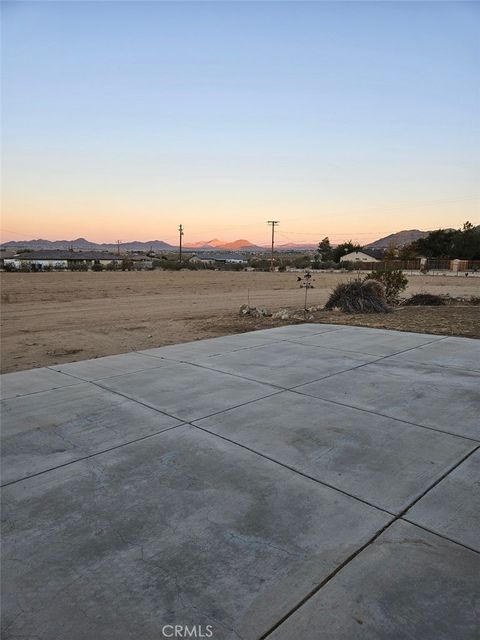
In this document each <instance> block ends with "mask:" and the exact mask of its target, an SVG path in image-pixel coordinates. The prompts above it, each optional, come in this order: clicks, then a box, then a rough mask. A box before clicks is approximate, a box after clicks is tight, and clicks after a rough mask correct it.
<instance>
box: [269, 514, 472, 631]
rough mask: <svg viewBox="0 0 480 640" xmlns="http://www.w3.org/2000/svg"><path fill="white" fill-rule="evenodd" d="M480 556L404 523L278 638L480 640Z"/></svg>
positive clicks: (352, 564) (313, 599) (367, 551)
mask: <svg viewBox="0 0 480 640" xmlns="http://www.w3.org/2000/svg"><path fill="white" fill-rule="evenodd" d="M479 575H480V561H479V555H478V554H476V553H473V552H472V551H469V550H468V549H465V548H464V547H461V546H459V545H456V544H454V543H452V542H449V541H448V540H445V539H443V538H440V537H439V536H436V535H434V534H432V533H429V532H427V531H423V530H422V529H419V528H418V527H415V526H413V525H410V524H408V523H406V522H396V523H395V524H393V525H392V526H391V527H389V528H388V529H387V530H386V531H385V533H383V534H382V535H380V536H379V537H378V538H377V540H375V542H373V543H372V544H371V545H369V547H368V548H367V549H365V550H364V551H362V553H360V554H359V555H358V556H357V557H356V558H354V559H353V560H352V561H351V562H350V563H349V564H348V565H347V566H346V567H345V568H344V569H343V570H342V571H340V572H339V573H338V574H337V575H336V576H334V577H333V578H332V579H331V580H330V581H329V582H328V584H325V585H324V586H323V588H322V589H320V590H319V591H318V592H317V593H316V594H315V595H314V596H312V597H311V598H310V599H309V600H308V602H306V603H305V605H304V606H301V607H300V608H299V609H298V610H297V611H296V612H295V613H294V614H293V615H292V616H290V617H289V618H288V620H287V621H286V622H285V623H284V624H283V625H281V626H280V627H279V628H278V629H277V630H276V631H275V632H274V633H273V634H271V636H270V638H271V639H272V640H292V639H293V638H308V639H309V640H317V639H318V640H324V639H326V638H328V639H329V640H330V639H331V638H335V640H352V638H359V639H362V640H363V639H365V640H371V639H372V638H391V639H392V640H406V639H408V640H422V639H424V638H432V639H435V640H454V639H456V638H461V639H462V640H478V630H479V626H478V623H479V620H478V591H479V585H478V577H479Z"/></svg>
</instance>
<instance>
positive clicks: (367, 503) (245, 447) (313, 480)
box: [188, 421, 395, 516]
mask: <svg viewBox="0 0 480 640" xmlns="http://www.w3.org/2000/svg"><path fill="white" fill-rule="evenodd" d="M188 424H190V425H191V426H192V427H195V428H196V429H199V430H200V431H203V432H204V433H208V434H209V435H211V436H213V437H216V438H220V439H221V440H225V441H226V442H229V443H230V444H233V445H235V446H237V447H241V448H242V449H245V450H246V451H250V452H251V453H254V454H255V455H257V456H260V457H261V458H264V459H265V460H269V461H270V462H273V463H274V464H277V465H279V466H280V467H283V468H284V469H288V470H289V471H292V472H293V473H295V474H297V475H299V476H302V477H304V478H307V479H308V480H312V482H316V483H317V484H320V485H322V486H324V487H328V488H329V489H333V490H334V491H338V493H341V494H343V495H345V496H347V497H348V498H352V499H353V500H357V501H358V502H362V503H363V504H365V505H367V506H368V507H371V508H373V509H376V510H377V511H381V512H382V513H386V514H388V515H390V516H395V514H394V513H392V512H391V511H388V510H387V509H384V508H383V507H379V506H378V505H376V504H373V503H371V502H368V500H365V499H364V498H360V497H358V496H355V495H353V494H351V493H348V491H345V490H344V489H339V488H338V487H335V486H334V485H332V484H329V483H328V482H325V481H324V480H319V479H318V478H314V477H313V476H311V475H309V474H308V473H305V472H304V471H300V470H299V469H296V468H295V467H291V466H290V465H288V464H286V463H285V462H280V460H277V459H276V458H272V457H271V456H268V455H267V454H265V453H262V452H261V451H257V450H256V449H252V448H251V447H248V446H247V445H245V444H242V443H240V442H235V440H231V439H230V438H227V437H226V436H222V435H220V434H219V433H215V432H214V431H210V430H209V429H206V428H205V427H201V426H200V425H198V424H196V421H192V422H189V423H188Z"/></svg>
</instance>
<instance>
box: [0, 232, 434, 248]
mask: <svg viewBox="0 0 480 640" xmlns="http://www.w3.org/2000/svg"><path fill="white" fill-rule="evenodd" d="M428 233H429V232H428V231H419V230H418V229H410V230H406V231H399V232H398V233H392V234H390V235H388V236H385V237H384V238H380V239H379V240H375V242H371V243H370V244H367V245H365V248H366V249H385V248H387V247H388V246H390V245H391V244H394V245H395V246H397V247H402V246H404V245H406V244H409V243H410V242H413V241H414V240H418V238H424V237H425V236H427V235H428ZM183 246H184V248H185V249H186V250H189V251H191V250H195V251H243V252H261V251H266V250H268V249H269V248H270V246H269V245H265V246H259V245H256V244H253V243H252V242H250V241H249V240H245V239H240V240H235V241H233V242H224V241H222V240H219V239H218V238H214V239H213V240H201V241H199V242H186V243H185V244H184V245H183ZM317 247H318V243H303V244H297V243H287V244H277V245H275V249H276V250H277V251H311V250H315V249H316V248H317ZM0 248H1V249H3V250H5V249H33V250H37V249H61V250H65V249H75V250H77V251H82V250H83V251H116V250H117V249H118V244H116V243H111V242H110V243H108V242H103V243H97V242H90V241H89V240H86V239H85V238H76V239H75V240H44V239H38V240H23V241H17V240H11V241H9V242H4V243H3V244H2V245H0ZM120 248H121V250H122V251H156V252H161V251H178V246H174V245H171V244H168V243H167V242H163V240H148V241H147V242H140V241H133V242H122V243H121V244H120Z"/></svg>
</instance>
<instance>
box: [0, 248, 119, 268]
mask: <svg viewBox="0 0 480 640" xmlns="http://www.w3.org/2000/svg"><path fill="white" fill-rule="evenodd" d="M122 260H123V256H119V255H116V254H114V253H106V252H104V251H59V250H53V251H49V250H41V251H25V252H23V253H17V254H16V255H15V256H13V257H11V258H5V259H4V261H3V262H4V265H7V264H13V265H15V267H16V268H17V269H20V268H21V266H22V265H28V266H29V267H30V268H31V269H32V271H43V270H44V269H45V268H47V269H69V268H71V267H72V266H74V265H78V264H86V265H87V266H88V267H92V266H93V265H94V264H101V265H103V266H106V265H108V264H111V263H112V262H113V263H121V262H122Z"/></svg>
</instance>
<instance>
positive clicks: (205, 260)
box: [190, 254, 248, 266]
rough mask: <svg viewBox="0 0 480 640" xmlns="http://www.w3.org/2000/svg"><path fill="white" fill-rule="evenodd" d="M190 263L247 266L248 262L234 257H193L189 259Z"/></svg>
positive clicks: (239, 257)
mask: <svg viewBox="0 0 480 640" xmlns="http://www.w3.org/2000/svg"><path fill="white" fill-rule="evenodd" d="M190 261H191V262H201V263H202V264H214V265H215V264H216V265H221V264H241V265H245V266H246V265H247V264H248V262H247V260H245V258H242V257H241V256H236V255H228V254H226V255H203V256H193V257H192V258H190Z"/></svg>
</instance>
